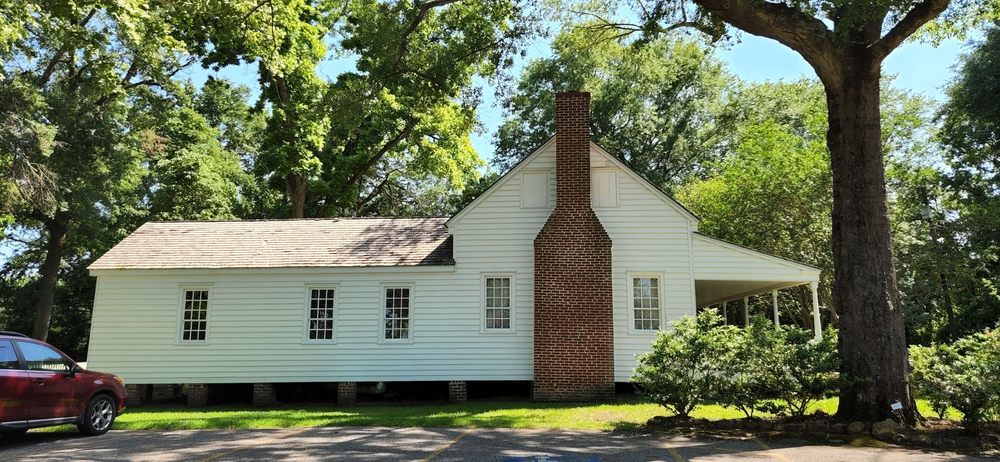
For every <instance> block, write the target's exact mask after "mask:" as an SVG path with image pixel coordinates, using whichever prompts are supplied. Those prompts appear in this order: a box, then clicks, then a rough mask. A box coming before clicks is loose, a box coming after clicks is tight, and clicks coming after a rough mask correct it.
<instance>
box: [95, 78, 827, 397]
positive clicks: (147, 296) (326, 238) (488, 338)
mask: <svg viewBox="0 0 1000 462" xmlns="http://www.w3.org/2000/svg"><path fill="white" fill-rule="evenodd" d="M556 99H557V110H556V113H557V117H556V118H557V124H556V125H557V133H556V135H555V136H553V137H552V138H551V139H550V140H549V141H548V142H547V143H545V144H544V145H543V146H541V147H539V148H538V149H537V150H536V151H535V152H533V153H531V154H530V155H529V156H527V158H525V159H524V160H523V161H522V162H520V163H519V164H518V165H517V166H516V167H514V168H513V169H511V170H510V171H509V172H507V174H506V175H504V176H503V177H502V178H501V179H500V180H499V181H497V182H496V184H494V185H493V186H492V187H491V188H489V190H487V191H486V192H485V193H483V194H482V195H481V196H480V197H478V198H477V199H476V200H475V201H473V202H472V203H471V204H469V205H468V206H466V207H465V208H464V209H462V210H461V211H460V212H458V213H457V214H455V215H454V216H452V217H441V218H330V219H301V220H253V221H250V220H248V221H212V222H205V221H196V222H190V221H188V222H151V223H146V224H145V225H143V226H141V227H140V228H139V229H137V230H136V231H135V232H134V233H132V234H131V235H130V236H128V237H127V238H125V239H124V240H123V241H121V242H120V243H119V244H118V245H117V246H115V247H114V248H113V249H111V250H110V251H108V252H107V254H105V255H103V256H102V257H101V258H99V259H98V260H97V261H96V262H94V263H93V264H92V265H91V266H90V272H91V274H92V275H93V276H95V277H96V278H97V290H96V294H95V300H94V312H93V325H92V328H91V337H90V351H89V354H88V360H89V366H90V367H93V368H94V369H97V370H104V371H109V372H113V373H115V374H118V375H120V376H123V377H125V378H126V380H127V382H128V383H129V384H130V387H131V390H132V391H135V390H136V388H137V387H140V388H141V387H143V386H146V385H152V384H185V385H186V386H187V390H188V399H189V402H192V403H203V402H204V399H205V393H207V391H206V389H207V388H208V387H209V386H210V385H212V384H235V383H245V384H255V385H254V398H255V400H259V401H263V402H267V401H268V400H273V389H274V386H273V385H274V384H277V383H289V382H296V383H302V382H334V383H337V384H338V396H339V397H340V398H341V399H342V400H343V401H346V402H350V401H351V400H352V399H353V395H354V393H355V389H356V384H357V383H359V382H403V381H405V382H413V381H441V382H445V381H446V382H451V383H450V388H449V389H450V390H451V396H452V398H454V399H463V398H464V395H465V387H466V383H467V382H472V381H531V382H532V383H533V384H534V385H533V386H534V388H533V390H534V395H535V397H536V399H541V400H577V399H595V398H597V399H600V398H603V397H607V396H609V394H610V393H613V390H614V385H615V383H616V382H627V381H629V378H630V376H631V374H632V370H633V368H634V367H635V363H636V359H635V358H636V355H637V354H640V353H642V352H644V351H646V350H647V349H648V348H649V346H650V342H651V341H652V340H653V339H654V338H655V336H656V335H657V332H659V331H660V330H661V329H664V328H667V326H668V323H669V322H671V321H673V320H676V319H678V318H680V317H682V316H687V315H693V314H695V313H696V309H698V308H701V307H705V306H709V305H716V304H722V303H724V302H735V301H743V300H744V299H745V297H749V296H755V295H767V296H773V297H774V298H773V300H774V310H775V311H774V314H775V315H777V313H778V306H777V291H778V290H779V289H783V288H788V287H793V286H799V285H809V286H811V288H812V291H813V313H814V325H815V328H816V330H817V332H818V331H819V316H818V313H819V311H818V309H819V308H818V304H817V302H816V295H815V294H816V284H817V282H818V280H819V276H820V271H819V270H818V269H816V268H814V267H811V266H807V265H804V264H801V263H796V262H793V261H788V260H785V259H781V258H778V257H774V256H771V255H767V254H764V253H761V252H757V251H754V250H750V249H747V248H744V247H740V246H737V245H733V244H730V243H727V242H723V241H721V240H718V239H714V238H712V237H709V236H706V235H703V234H699V233H698V218H697V217H695V216H694V215H692V214H691V213H690V212H689V211H687V210H686V209H685V208H684V207H682V206H681V205H680V204H678V203H677V202H675V201H674V200H673V199H671V198H670V197H668V196H666V195H665V194H663V193H662V192H661V191H659V190H658V189H657V188H656V187H655V186H653V185H652V184H650V183H648V182H647V181H645V180H644V179H643V178H641V177H640V176H639V175H637V174H636V173H635V172H633V171H632V170H630V169H629V168H628V167H626V166H625V165H624V164H623V163H622V162H621V161H619V160H618V159H616V158H615V157H614V156H612V155H611V154H609V153H607V152H605V151H604V150H603V149H602V148H601V147H599V146H597V145H596V144H594V143H592V142H591V141H590V138H589V134H588V130H587V126H588V117H589V95H587V94H586V93H576V92H571V93H560V94H558V95H557V98H556ZM737 306H740V305H738V304H736V303H730V304H729V309H730V310H733V309H734V308H736V307H737ZM776 320H777V318H776ZM140 393H141V392H140Z"/></svg>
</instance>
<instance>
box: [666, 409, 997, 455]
mask: <svg viewBox="0 0 1000 462" xmlns="http://www.w3.org/2000/svg"><path fill="white" fill-rule="evenodd" d="M646 426H647V427H648V428H650V429H653V430H657V431H661V432H667V433H675V434H684V435H689V436H715V437H720V438H752V437H756V438H761V437H763V438H785V437H794V438H802V439H806V440H809V441H815V442H820V443H826V444H852V445H858V446H885V445H886V444H894V445H899V446H906V447H912V448H919V449H928V450H937V451H954V452H959V453H965V454H980V455H992V456H997V455H1000V426H997V425H993V426H986V427H983V428H981V429H980V431H979V432H978V433H971V432H969V431H967V430H965V429H964V428H962V427H961V425H959V424H958V423H957V422H952V421H949V420H941V419H936V418H932V419H927V421H926V422H924V423H923V424H921V425H920V426H918V427H917V428H903V427H900V426H898V425H895V424H894V423H893V422H881V423H879V422H875V423H872V422H868V423H863V422H853V423H852V422H844V421H841V420H836V419H835V418H834V417H833V416H828V415H823V414H819V415H810V416H805V417H784V418H766V419H764V418H752V419H728V420H714V421H713V420H704V419H685V418H681V417H677V416H671V417H663V416H658V417H653V418H652V419H650V420H649V421H648V422H647V423H646Z"/></svg>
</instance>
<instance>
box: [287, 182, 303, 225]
mask: <svg viewBox="0 0 1000 462" xmlns="http://www.w3.org/2000/svg"><path fill="white" fill-rule="evenodd" d="M285 192H286V193H287V194H288V201H289V202H291V204H292V218H305V217H306V179H305V178H304V177H303V176H302V174H300V173H294V172H293V173H289V174H288V176H286V177H285Z"/></svg>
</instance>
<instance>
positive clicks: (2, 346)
mask: <svg viewBox="0 0 1000 462" xmlns="http://www.w3.org/2000/svg"><path fill="white" fill-rule="evenodd" d="M20 367H21V365H20V364H18V362H17V353H15V352H14V344H13V343H11V341H10V340H0V369H20Z"/></svg>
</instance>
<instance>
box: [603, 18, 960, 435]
mask: <svg viewBox="0 0 1000 462" xmlns="http://www.w3.org/2000/svg"><path fill="white" fill-rule="evenodd" d="M949 3H950V1H949V0H877V1H851V0H834V1H818V0H783V1H773V2H772V1H765V0H638V1H637V2H635V8H634V12H635V13H634V16H636V17H638V20H637V21H634V22H618V21H610V20H609V21H607V26H608V27H611V28H616V29H624V30H626V31H632V32H636V33H641V34H644V35H646V36H648V35H656V34H658V33H661V32H663V31H665V30H670V29H676V28H681V27H693V28H697V29H699V30H701V31H703V32H706V33H708V34H710V35H711V36H712V37H713V38H719V37H721V36H723V35H724V34H725V31H726V28H727V26H731V27H735V28H737V29H740V30H742V31H745V32H748V33H750V34H753V35H757V36H761V37H767V38H770V39H773V40H776V41H778V42H779V43H781V44H783V45H785V46H787V47H789V48H791V49H792V50H794V51H795V52H797V53H798V54H799V55H801V56H802V57H803V58H804V59H805V60H806V61H807V62H808V63H809V65H810V66H812V68H813V69H814V70H815V72H816V74H817V76H818V77H819V79H820V81H821V82H822V83H823V86H824V89H825V93H826V100H827V112H828V116H829V129H828V131H827V139H826V143H827V147H828V148H829V150H830V162H831V166H832V171H833V216H832V218H833V262H834V270H835V281H834V287H833V304H834V306H835V308H836V311H837V312H838V313H839V314H840V350H841V354H842V365H841V373H842V376H843V378H844V379H845V382H844V386H843V387H842V388H841V394H840V405H839V406H840V407H839V409H838V411H837V415H838V416H839V417H841V418H845V419H856V420H869V421H870V420H877V419H882V418H885V417H886V416H887V415H889V414H890V413H891V410H890V405H891V404H892V403H895V402H900V403H902V404H903V406H904V409H903V413H904V415H905V418H906V420H907V421H909V422H911V423H912V422H914V421H916V419H917V418H918V414H917V412H916V409H915V405H914V400H913V396H912V394H911V392H910V387H909V382H908V374H907V367H908V359H907V351H906V339H905V331H904V322H903V310H902V307H901V306H900V298H899V291H898V289H897V286H896V274H895V271H894V269H893V258H892V247H891V237H890V228H889V217H888V207H887V204H886V186H885V164H884V160H883V156H882V137H881V127H880V113H879V101H880V91H879V84H880V78H881V71H882V62H883V61H884V60H885V59H886V57H887V56H889V54H890V53H892V52H893V50H895V49H896V48H898V47H899V46H900V44H902V43H903V41H904V40H906V39H907V38H909V37H910V36H912V35H913V34H914V33H915V32H917V30H918V29H920V27H921V26H923V25H924V24H926V23H927V22H929V21H931V20H933V19H934V18H936V17H937V16H939V15H940V14H941V13H942V12H944V11H945V10H946V9H947V8H948V6H949ZM972 3H973V4H976V3H977V2H972ZM964 6H966V7H969V6H968V5H964Z"/></svg>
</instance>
